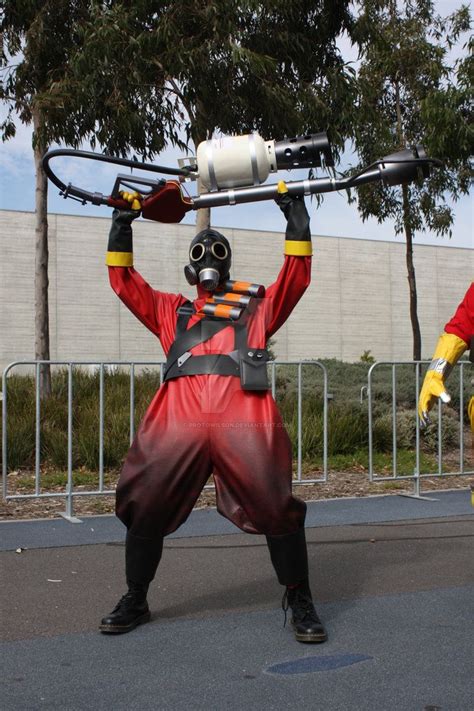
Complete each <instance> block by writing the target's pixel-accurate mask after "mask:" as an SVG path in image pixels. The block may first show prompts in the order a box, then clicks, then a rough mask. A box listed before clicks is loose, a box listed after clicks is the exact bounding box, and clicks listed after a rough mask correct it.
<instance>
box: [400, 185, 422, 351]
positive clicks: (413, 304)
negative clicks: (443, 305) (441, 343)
mask: <svg viewBox="0 0 474 711" xmlns="http://www.w3.org/2000/svg"><path fill="white" fill-rule="evenodd" d="M402 193H403V223H404V227H405V239H406V245H407V248H406V263H407V272H408V287H409V289H410V320H411V328H412V332H413V360H421V331H420V322H419V321H418V297H417V293H416V276H415V265H414V264H413V231H412V229H411V225H410V219H409V214H410V213H409V201H408V188H407V186H406V185H404V186H403V187H402Z"/></svg>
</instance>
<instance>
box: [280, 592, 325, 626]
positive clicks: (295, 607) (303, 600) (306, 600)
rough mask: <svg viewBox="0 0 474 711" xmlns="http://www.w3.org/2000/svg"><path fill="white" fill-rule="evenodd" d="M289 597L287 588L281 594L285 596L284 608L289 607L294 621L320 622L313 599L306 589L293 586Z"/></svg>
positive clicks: (305, 622)
mask: <svg viewBox="0 0 474 711" xmlns="http://www.w3.org/2000/svg"><path fill="white" fill-rule="evenodd" d="M290 594H291V599H289V595H288V590H287V591H286V592H285V595H284V596H283V597H284V598H285V596H286V610H288V607H291V610H292V613H293V620H294V622H296V623H303V624H307V623H313V624H314V623H317V624H321V620H320V619H319V617H318V615H317V613H316V610H315V609H314V604H313V600H312V598H311V595H310V594H308V593H307V592H306V591H304V590H301V589H298V588H295V589H294V590H291V593H290ZM285 623H286V611H285Z"/></svg>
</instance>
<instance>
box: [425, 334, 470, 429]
mask: <svg viewBox="0 0 474 711" xmlns="http://www.w3.org/2000/svg"><path fill="white" fill-rule="evenodd" d="M466 348H467V345H466V342H465V341H463V339H462V338H458V336H455V335H454V333H443V334H442V335H441V336H440V338H439V341H438V343H437V344H436V349H435V352H434V353H433V360H432V361H431V364H430V367H429V368H428V371H427V373H426V375H425V379H424V381H423V386H422V388H421V392H420V397H419V400H418V417H419V418H420V423H421V426H422V427H425V426H426V425H427V424H428V423H429V421H430V418H429V417H428V412H429V411H430V410H431V408H432V407H433V405H434V402H435V400H436V399H437V398H440V399H441V400H442V401H443V402H450V400H451V396H450V395H449V393H448V392H447V390H446V387H445V380H446V378H447V377H448V375H449V373H450V372H451V370H452V367H453V365H455V364H456V363H457V361H458V360H459V358H460V357H461V355H462V354H463V353H464V351H465V350H466Z"/></svg>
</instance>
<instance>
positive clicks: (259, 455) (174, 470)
mask: <svg viewBox="0 0 474 711" xmlns="http://www.w3.org/2000/svg"><path fill="white" fill-rule="evenodd" d="M201 379H207V380H208V381H210V382H209V383H208V385H209V391H210V393H212V392H213V391H214V393H216V394H217V392H218V390H219V385H222V383H219V381H221V380H225V381H233V382H235V385H236V386H237V387H236V388H235V389H234V392H233V394H232V396H231V397H230V398H229V403H228V407H227V409H226V410H224V411H223V412H203V403H202V390H201V387H200V386H201V382H199V381H201ZM212 381H214V382H212ZM229 386H230V383H224V387H225V388H226V389H230V388H229ZM232 389H233V388H232ZM212 473H213V474H214V481H215V485H216V498H217V509H218V511H219V512H220V513H221V514H223V515H224V516H225V517H226V518H228V519H230V520H231V521H232V522H233V523H234V524H235V525H236V526H238V527H239V528H241V529H242V530H244V531H247V532H249V533H264V534H267V535H282V534H287V533H292V532H293V531H296V530H297V529H298V528H301V527H302V526H303V525H304V518H305V511H306V504H305V503H304V502H303V501H301V500H299V499H297V498H295V497H294V496H292V493H291V479H292V458H291V444H290V441H289V437H288V435H287V433H286V431H285V429H284V427H283V423H282V421H281V417H280V415H279V413H278V410H277V408H276V406H275V403H274V401H273V398H272V397H271V395H270V394H269V393H267V392H264V393H261V394H260V393H247V392H244V391H242V390H241V389H240V383H239V381H238V379H237V378H229V377H227V378H226V377H225V376H220V375H200V376H196V375H194V376H188V377H182V378H178V379H177V380H171V381H168V382H167V383H165V385H164V386H163V387H162V388H161V389H160V390H159V391H158V393H157V395H156V397H155V399H154V400H153V402H152V404H151V406H150V408H149V409H148V412H147V413H146V415H145V417H144V419H143V421H142V423H141V426H140V428H139V431H138V433H137V436H136V437H135V441H134V442H133V444H132V447H131V448H130V451H129V453H128V456H127V459H126V461H125V464H124V467H123V469H122V473H121V476H120V481H119V485H118V488H117V515H118V517H119V518H120V519H121V520H122V521H123V523H125V525H126V526H127V528H128V529H129V530H130V532H131V533H133V534H134V535H137V536H141V537H144V538H153V537H155V536H159V535H166V534H168V533H171V532H172V531H174V530H176V529H177V528H178V527H179V526H180V524H181V523H183V522H184V521H185V520H186V518H187V517H188V515H189V514H190V513H191V511H192V509H193V506H194V504H195V503H196V500H197V498H198V497H199V495H200V493H201V491H202V489H203V487H204V485H205V484H206V482H207V480H208V478H209V477H210V475H211V474H212Z"/></svg>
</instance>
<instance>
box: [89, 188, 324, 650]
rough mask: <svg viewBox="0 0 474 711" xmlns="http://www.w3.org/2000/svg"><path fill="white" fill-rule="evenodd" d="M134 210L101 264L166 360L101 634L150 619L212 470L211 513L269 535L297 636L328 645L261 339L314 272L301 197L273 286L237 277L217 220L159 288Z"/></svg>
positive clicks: (138, 459) (128, 469)
mask: <svg viewBox="0 0 474 711" xmlns="http://www.w3.org/2000/svg"><path fill="white" fill-rule="evenodd" d="M123 197H124V198H125V199H126V200H127V201H128V202H129V203H130V207H131V209H130V210H122V211H119V210H115V211H114V215H113V219H112V227H111V230H110V237H109V246H108V253H107V265H108V268H109V277H110V283H111V285H112V288H113V289H114V291H115V292H116V293H117V295H118V296H119V297H120V299H121V300H122V301H123V303H124V304H125V305H126V306H127V307H128V308H129V309H130V310H131V311H132V313H133V314H134V315H135V316H136V317H137V318H138V319H140V321H141V322H142V323H143V324H144V325H145V326H146V327H147V328H149V329H150V330H151V331H152V333H154V334H155V335H156V336H158V338H159V339H160V342H161V344H162V347H163V350H164V352H165V354H166V355H167V362H166V365H165V370H164V383H163V385H162V386H161V387H160V389H159V390H158V392H157V393H156V395H155V397H154V399H153V401H152V403H151V404H150V406H149V408H148V410H147V412H146V414H145V416H144V419H143V421H142V422H141V425H140V427H139V429H138V432H137V435H136V437H135V440H134V442H133V444H132V446H131V448H130V450H129V452H128V455H127V457H126V460H125V463H124V466H123V469H122V472H121V475H120V479H119V483H118V487H117V496H116V512H117V516H118V517H119V518H120V519H121V521H122V522H123V523H124V524H125V525H126V527H127V536H126V543H125V568H126V571H125V572H126V580H127V585H128V592H127V593H126V594H125V595H124V596H123V597H122V598H121V599H120V601H119V603H118V604H117V606H116V607H115V609H114V610H113V611H112V612H111V613H110V614H109V615H107V616H106V617H104V618H103V619H102V622H101V624H100V630H101V631H102V632H104V633H109V634H118V633H123V632H128V631H130V630H132V629H133V628H134V627H136V626H137V625H139V624H142V623H144V622H147V621H148V620H149V619H150V611H149V607H148V603H147V600H146V597H147V591H148V587H149V584H150V582H151V581H152V580H153V578H154V576H155V573H156V570H157V567H158V564H159V562H160V558H161V554H162V549H163V538H164V536H166V535H168V534H170V533H172V532H173V531H175V530H176V529H177V528H178V527H179V526H180V525H181V524H182V523H183V522H184V521H185V520H186V518H187V517H188V515H189V514H190V512H191V511H192V509H193V506H194V504H195V502H196V500H197V499H198V497H199V495H200V493H201V491H202V489H203V487H204V485H205V483H206V482H207V480H208V478H209V476H210V475H211V474H213V476H214V481H215V487H216V500H217V509H218V511H219V512H220V513H221V514H223V515H224V516H225V517H227V518H228V519H230V520H231V521H232V522H233V523H234V524H235V525H236V526H238V527H239V528H240V529H242V530H243V531H246V532H249V533H258V534H264V535H265V536H266V540H267V543H268V548H269V552H270V558H271V561H272V563H273V566H274V568H275V571H276V574H277V577H278V580H279V582H280V583H281V584H282V585H283V586H285V588H286V589H285V594H284V607H285V609H286V608H287V607H288V606H289V607H290V608H291V611H292V617H291V622H292V626H293V629H294V632H295V637H296V639H297V640H298V641H300V642H324V641H325V640H326V639H327V635H326V632H325V630H324V627H323V625H322V623H321V621H320V619H319V617H318V615H317V613H316V611H315V609H314V605H313V602H312V596H311V591H310V587H309V582H308V559H307V549H306V540H305V531H304V520H305V513H306V504H305V503H304V502H303V501H301V500H300V499H298V498H296V497H294V496H293V494H292V491H291V483H292V481H291V480H292V456H291V444H290V441H289V437H288V435H287V433H286V431H285V429H284V427H283V423H282V419H281V416H280V413H279V411H278V409H277V407H276V405H275V401H274V400H273V398H272V396H271V393H270V392H269V390H268V383H267V366H266V362H267V360H268V353H267V351H266V350H265V346H266V342H267V340H268V339H269V338H270V336H272V335H273V334H274V333H275V332H276V331H277V330H278V329H279V328H280V326H281V325H282V324H283V323H284V322H285V321H286V319H287V318H288V316H289V315H290V313H291V312H292V310H293V308H294V307H295V305H296V304H297V302H298V301H299V299H300V298H301V296H302V295H303V293H304V292H305V290H306V288H307V287H308V285H309V283H310V278H311V254H312V247H311V234H310V229H309V216H308V212H307V210H306V207H305V204H304V200H303V199H301V198H292V197H290V196H289V194H288V189H287V187H286V185H285V183H284V182H283V181H282V182H280V183H279V186H278V198H277V204H278V205H279V207H280V209H281V210H282V211H283V213H284V215H285V217H286V219H287V228H286V239H285V259H284V264H283V267H282V269H281V271H280V273H279V275H278V277H277V280H276V282H275V283H274V284H272V285H271V286H270V287H268V288H267V289H266V290H265V289H264V287H263V286H260V285H258V284H249V283H246V282H237V281H231V280H230V267H231V249H230V245H229V243H228V241H227V239H226V238H225V237H224V236H223V235H221V234H220V233H219V232H216V231H215V230H212V229H207V230H204V231H202V232H200V233H199V234H198V235H196V237H195V238H194V239H193V240H192V242H191V246H190V251H189V264H188V265H187V266H186V267H185V276H186V279H187V281H188V282H189V283H190V284H192V285H196V288H197V298H196V299H195V300H194V301H193V302H192V303H191V302H190V301H188V300H187V299H186V298H185V297H184V296H182V295H181V294H169V293H163V292H160V291H155V290H154V289H152V288H151V287H150V286H149V285H148V284H147V283H146V282H145V281H144V279H143V278H142V277H141V276H140V275H139V274H138V272H136V271H135V269H134V268H133V253H132V228H131V223H132V221H133V219H134V218H135V217H137V216H138V215H139V209H140V201H139V198H140V196H139V195H138V194H137V193H132V194H128V193H124V194H123Z"/></svg>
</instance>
